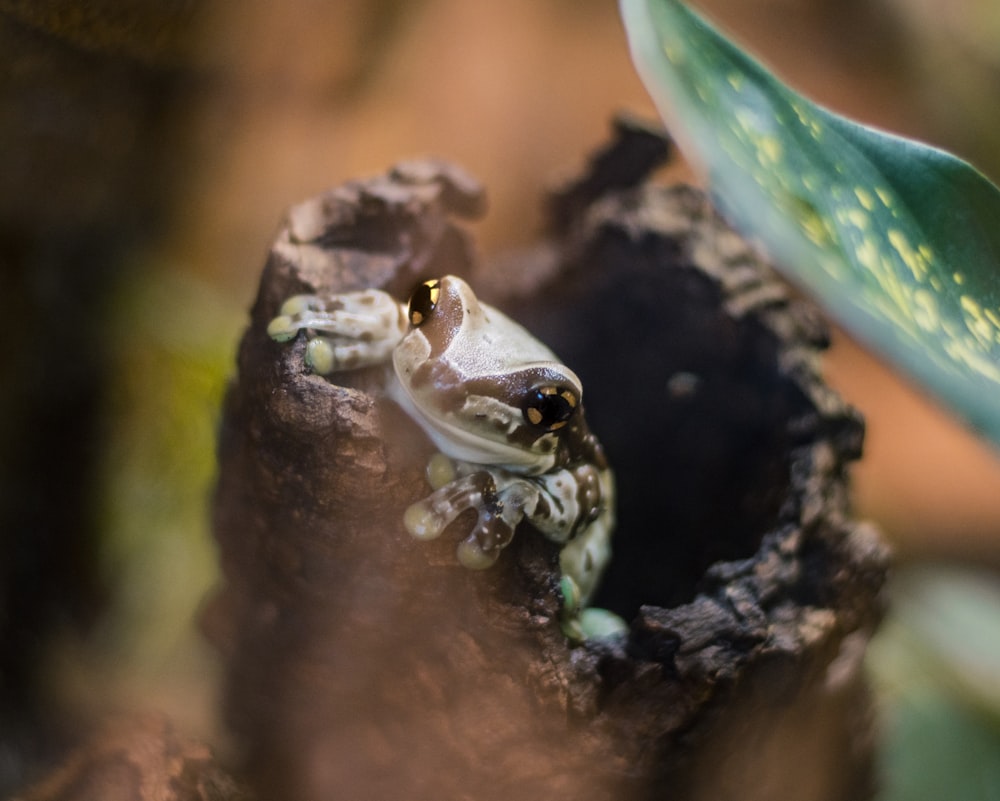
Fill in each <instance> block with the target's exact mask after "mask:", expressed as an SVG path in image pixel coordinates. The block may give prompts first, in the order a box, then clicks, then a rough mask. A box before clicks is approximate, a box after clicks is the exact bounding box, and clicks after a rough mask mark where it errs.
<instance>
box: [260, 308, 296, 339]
mask: <svg viewBox="0 0 1000 801" xmlns="http://www.w3.org/2000/svg"><path fill="white" fill-rule="evenodd" d="M298 333H299V326H298V325H296V324H295V320H294V319H293V318H292V316H291V315H288V314H279V315H278V316H277V317H275V318H274V319H273V320H271V322H269V323H268V324H267V335H268V336H269V337H271V339H273V340H274V341H275V342H288V341H289V340H291V339H295V335H296V334H298Z"/></svg>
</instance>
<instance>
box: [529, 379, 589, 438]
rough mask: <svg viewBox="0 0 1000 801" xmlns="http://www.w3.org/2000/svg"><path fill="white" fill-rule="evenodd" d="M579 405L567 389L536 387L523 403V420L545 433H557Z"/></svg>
mask: <svg viewBox="0 0 1000 801" xmlns="http://www.w3.org/2000/svg"><path fill="white" fill-rule="evenodd" d="M579 405H580V399H579V398H577V396H576V393H575V392H574V391H573V390H572V389H569V388H568V387H554V386H545V387H538V388H537V389H534V390H532V391H531V392H530V393H529V394H528V398H527V400H526V401H525V403H524V407H523V409H524V419H525V420H527V421H528V422H529V423H531V425H533V426H537V427H538V428H544V429H545V430H546V431H557V430H558V429H560V428H562V427H563V426H564V425H566V423H568V422H569V419H570V417H572V416H573V412H575V411H576V408H577V406H579Z"/></svg>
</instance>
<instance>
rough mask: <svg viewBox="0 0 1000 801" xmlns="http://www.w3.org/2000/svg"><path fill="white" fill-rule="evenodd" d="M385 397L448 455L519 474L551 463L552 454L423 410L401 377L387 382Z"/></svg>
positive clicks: (548, 467)
mask: <svg viewBox="0 0 1000 801" xmlns="http://www.w3.org/2000/svg"><path fill="white" fill-rule="evenodd" d="M388 395H389V397H390V398H391V399H392V400H394V401H395V402H396V403H398V404H399V405H400V407H402V409H403V411H405V412H406V413H407V414H408V415H409V416H410V418H412V419H413V421H414V422H415V423H417V425H419V426H420V427H421V428H422V429H423V431H424V433H425V434H427V436H428V437H429V438H430V440H431V442H433V443H434V445H435V446H436V447H437V448H438V450H440V451H441V452H442V453H444V454H445V455H447V456H450V457H451V458H452V459H456V460H458V461H463V462H471V463H473V464H483V465H497V466H499V467H503V468H505V469H507V470H510V471H511V472H512V473H520V474H522V475H539V474H541V473H546V472H548V471H549V470H551V469H552V467H553V466H554V465H555V459H556V457H555V454H554V453H552V454H544V453H538V452H536V451H532V450H527V449H525V448H523V447H519V446H517V445H512V444H511V443H509V442H500V441H497V440H494V439H489V438H487V437H484V436H483V435H482V433H480V432H475V431H467V430H466V429H463V428H462V427H461V426H457V425H454V424H452V423H449V422H448V421H446V420H442V419H440V418H437V417H433V416H431V415H428V414H427V413H425V412H424V411H423V410H422V409H421V408H420V406H419V405H418V404H417V402H416V401H414V399H413V398H412V397H411V396H410V394H409V392H408V391H407V389H406V387H405V386H404V385H403V383H402V382H401V381H392V382H390V385H389V391H388Z"/></svg>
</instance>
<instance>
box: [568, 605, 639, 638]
mask: <svg viewBox="0 0 1000 801" xmlns="http://www.w3.org/2000/svg"><path fill="white" fill-rule="evenodd" d="M579 621H580V630H581V631H582V632H583V636H584V639H587V640H605V639H608V638H609V637H617V636H618V635H620V634H627V633H628V629H629V626H628V623H626V622H625V619H624V618H622V617H621V616H619V615H616V614H615V613H614V612H612V611H611V610H609V609H601V608H599V607H596V606H590V607H587V608H586V609H584V610H583V611H581V612H580V617H579Z"/></svg>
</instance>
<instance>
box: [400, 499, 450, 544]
mask: <svg viewBox="0 0 1000 801" xmlns="http://www.w3.org/2000/svg"><path fill="white" fill-rule="evenodd" d="M449 522H450V521H449V520H448V519H447V518H446V517H444V516H442V515H440V514H438V513H437V512H435V510H434V508H433V506H431V504H429V503H427V502H426V501H417V502H416V503H414V504H412V505H410V506H409V507H407V509H406V511H405V512H403V525H404V526H405V527H406V530H407V531H408V532H409V533H410V536H411V537H413V538H414V539H417V540H433V539H437V538H438V537H440V536H441V532H443V531H444V530H445V527H446V526H447V525H448V523H449Z"/></svg>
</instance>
